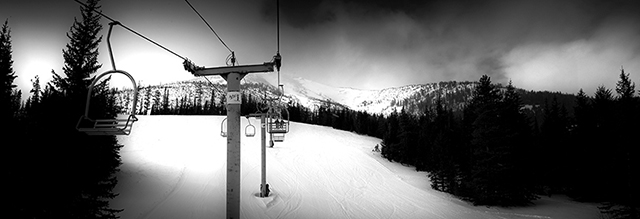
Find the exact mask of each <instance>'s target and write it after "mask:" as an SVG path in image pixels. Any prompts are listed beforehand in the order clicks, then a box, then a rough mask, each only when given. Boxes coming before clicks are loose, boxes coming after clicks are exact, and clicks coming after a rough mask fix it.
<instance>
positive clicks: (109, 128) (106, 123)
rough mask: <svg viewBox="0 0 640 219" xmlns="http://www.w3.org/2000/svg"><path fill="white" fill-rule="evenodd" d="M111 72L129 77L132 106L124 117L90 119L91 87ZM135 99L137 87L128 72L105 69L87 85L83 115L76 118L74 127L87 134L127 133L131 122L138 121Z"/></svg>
mask: <svg viewBox="0 0 640 219" xmlns="http://www.w3.org/2000/svg"><path fill="white" fill-rule="evenodd" d="M113 73H120V74H124V75H126V76H127V77H129V79H131V83H133V107H132V109H131V113H130V114H129V115H128V116H126V117H120V118H115V119H92V118H90V117H89V108H90V107H89V106H90V103H91V94H92V91H93V88H94V87H95V86H96V83H97V82H98V80H100V78H102V77H104V76H107V75H109V74H113ZM137 100H138V89H137V86H136V82H135V80H134V79H133V77H132V76H131V75H130V74H129V73H127V72H126V71H122V70H109V71H106V72H104V73H102V74H100V75H98V76H97V77H96V78H95V79H93V81H92V82H91V85H90V86H89V92H88V93H87V102H86V106H85V110H84V115H82V116H81V117H80V119H79V120H78V123H77V124H76V129H77V130H78V131H80V132H84V133H86V134H88V135H129V134H130V133H131V129H132V128H133V123H134V122H136V121H138V118H137V117H136V116H135V112H136V103H137Z"/></svg>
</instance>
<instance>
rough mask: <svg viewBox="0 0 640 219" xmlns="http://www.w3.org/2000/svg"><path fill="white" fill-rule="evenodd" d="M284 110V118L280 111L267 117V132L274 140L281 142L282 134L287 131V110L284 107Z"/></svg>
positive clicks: (282, 139)
mask: <svg viewBox="0 0 640 219" xmlns="http://www.w3.org/2000/svg"><path fill="white" fill-rule="evenodd" d="M284 110H285V112H286V114H287V119H286V120H285V119H284V118H282V114H281V113H278V114H276V116H274V117H270V118H269V126H268V127H269V128H268V132H269V134H271V140H273V141H274V142H283V141H284V135H285V134H286V133H288V132H289V111H288V110H287V109H286V108H284Z"/></svg>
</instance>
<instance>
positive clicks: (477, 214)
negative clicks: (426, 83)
mask: <svg viewBox="0 0 640 219" xmlns="http://www.w3.org/2000/svg"><path fill="white" fill-rule="evenodd" d="M223 118H224V117H222V116H139V119H140V120H139V121H138V122H136V123H135V125H134V129H133V132H132V133H131V135H129V136H120V137H118V140H119V141H120V143H122V144H124V145H125V147H123V148H122V150H121V152H120V154H121V156H122V162H123V165H122V166H121V171H120V172H119V173H118V175H117V177H118V181H119V182H118V185H117V186H116V188H115V192H116V193H119V196H118V197H116V198H115V199H114V200H112V201H111V207H112V208H118V209H124V211H123V212H121V213H120V214H119V215H120V216H121V217H122V218H125V219H126V218H225V213H226V207H225V204H226V198H225V195H226V179H225V176H226V168H225V167H226V139H225V138H223V137H221V136H220V122H221V121H222V119H223ZM251 123H252V124H253V125H255V126H256V129H257V130H258V133H257V134H256V136H255V137H252V138H249V137H244V136H243V138H242V146H241V147H242V164H241V165H242V187H241V188H242V191H241V218H585V219H589V218H593V219H596V218H599V214H598V209H597V208H596V205H594V204H584V203H577V202H573V201H570V200H568V199H567V198H562V197H553V198H548V197H544V198H541V199H540V200H538V201H536V205H535V206H532V207H526V208H510V209H505V208H487V207H477V206H472V205H469V204H468V203H466V202H463V201H460V200H458V199H457V198H455V197H452V196H450V195H448V194H446V193H441V192H438V191H435V190H432V189H431V188H429V183H428V181H427V178H426V173H425V172H416V171H415V170H414V169H413V168H411V167H405V166H402V165H399V164H396V163H390V162H388V161H386V160H385V159H383V158H381V157H380V155H379V153H374V152H372V151H371V149H373V147H374V146H375V145H376V144H378V143H379V142H380V139H377V138H371V137H366V136H361V135H356V134H353V133H349V132H344V131H338V130H334V129H332V128H329V127H322V126H315V125H307V124H299V123H292V125H291V131H290V133H288V134H287V135H286V138H285V141H284V142H282V143H277V144H276V146H275V148H268V150H267V183H268V184H269V185H270V188H271V191H272V195H271V196H270V197H267V198H258V197H256V196H255V194H256V193H258V192H259V188H260V132H259V129H258V128H259V127H260V126H259V125H260V124H259V120H255V119H252V121H251ZM242 124H243V130H244V126H245V125H247V124H248V123H247V120H246V119H245V118H242ZM243 134H244V133H243Z"/></svg>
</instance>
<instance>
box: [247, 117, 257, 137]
mask: <svg viewBox="0 0 640 219" xmlns="http://www.w3.org/2000/svg"><path fill="white" fill-rule="evenodd" d="M247 121H249V125H247V127H244V134H245V135H246V136H247V137H253V136H255V135H256V127H255V126H253V125H251V119H249V117H247Z"/></svg>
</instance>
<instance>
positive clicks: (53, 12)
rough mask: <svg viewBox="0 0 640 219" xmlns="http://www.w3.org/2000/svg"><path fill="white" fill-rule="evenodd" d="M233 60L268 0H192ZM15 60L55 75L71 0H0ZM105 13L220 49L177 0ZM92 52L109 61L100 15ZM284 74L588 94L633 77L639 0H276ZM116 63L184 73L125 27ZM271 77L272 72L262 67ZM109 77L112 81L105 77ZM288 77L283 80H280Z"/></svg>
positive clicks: (267, 30) (638, 76)
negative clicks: (483, 83)
mask: <svg viewBox="0 0 640 219" xmlns="http://www.w3.org/2000/svg"><path fill="white" fill-rule="evenodd" d="M190 2H191V4H192V5H193V6H194V7H196V8H197V9H198V10H199V12H200V13H201V14H202V15H203V16H204V17H205V19H207V21H208V22H209V23H210V24H211V26H212V27H213V28H214V29H215V30H216V31H217V32H218V34H219V35H220V37H221V38H222V39H223V40H224V41H225V42H226V44H227V45H228V46H229V47H230V48H231V49H232V50H234V51H235V53H236V56H237V58H238V61H239V63H240V64H255V63H262V62H265V61H269V60H271V58H272V56H273V55H274V54H275V53H276V50H277V48H276V43H277V41H276V25H275V24H276V10H275V9H276V4H275V0H246V1H216V0H214V1H212V0H190ZM0 5H1V6H0V19H2V20H3V21H4V20H5V19H9V26H10V27H11V31H12V32H11V35H12V40H13V59H14V70H15V71H16V73H17V75H18V79H17V81H16V82H18V84H19V86H20V87H21V88H22V89H23V93H25V94H26V93H28V89H30V88H31V83H30V82H29V80H30V79H32V78H33V77H34V75H36V74H38V75H40V77H41V80H42V81H48V80H50V78H51V73H50V72H51V70H54V71H56V72H58V73H62V65H63V59H62V49H63V48H64V46H65V45H66V44H67V43H68V42H69V40H68V39H67V38H66V36H65V34H66V33H67V32H68V31H69V28H70V27H71V25H72V23H73V19H74V17H78V18H80V11H79V4H77V3H76V2H74V1H73V0H56V1H50V0H29V1H23V0H8V1H7V0H3V1H2V3H0ZM100 5H101V6H102V8H101V10H102V12H103V13H104V14H106V15H108V16H110V17H112V18H114V19H116V20H119V21H120V22H122V23H123V24H125V25H127V26H128V27H130V28H132V29H134V30H136V31H138V32H140V33H141V34H143V35H145V36H147V37H149V38H151V39H153V40H155V41H157V42H158V43H160V44H162V45H164V46H166V47H167V48H169V49H171V50H173V51H175V52H176V53H178V54H180V55H182V56H185V57H187V58H189V59H191V60H193V61H194V62H195V63H196V64H198V65H202V66H223V65H225V58H226V57H227V55H228V54H229V51H228V50H227V49H226V48H225V47H224V46H223V45H222V44H221V43H220V42H218V40H217V39H216V38H215V36H214V35H213V33H211V31H209V30H208V28H207V26H206V25H205V24H204V23H203V22H202V21H201V20H200V18H199V17H198V16H197V15H196V14H195V13H194V12H193V11H192V10H191V8H190V7H189V6H188V5H187V4H186V3H185V1H183V0H138V1H134V0H131V1H129V0H104V1H102V2H101V3H100ZM103 24H104V29H103V35H104V39H103V43H102V44H101V49H100V52H101V53H100V61H101V62H102V63H103V68H102V69H101V70H100V71H105V70H108V69H110V68H111V66H110V64H109V62H108V61H109V58H108V55H107V54H108V53H107V50H106V34H107V30H108V25H107V24H108V20H106V19H103ZM280 28H281V30H280V52H281V54H282V57H283V67H282V71H281V73H282V74H285V75H288V76H292V77H296V76H299V77H303V78H307V79H310V80H313V81H317V82H320V83H324V84H327V85H331V86H336V87H353V88H359V89H383V88H387V87H394V86H402V85H408V84H420V83H431V82H439V81H450V80H455V81H476V80H478V79H479V78H480V76H481V75H483V74H487V75H489V76H491V77H492V80H493V81H494V82H498V83H506V82H508V81H509V80H512V81H513V83H514V85H515V86H516V87H520V88H524V89H527V90H551V91H562V92H566V93H576V92H577V91H578V90H579V89H580V88H583V89H584V90H585V92H586V93H587V94H590V95H591V94H593V92H594V91H595V88H596V87H597V86H599V85H604V86H606V87H607V88H610V89H614V88H615V82H616V81H617V80H618V75H619V73H620V68H621V66H624V69H625V71H626V72H628V73H631V79H632V80H633V81H634V82H636V83H637V84H638V85H639V86H640V1H637V0H528V1H524V0H491V1H467V0H459V1H458V0H442V1H406V0H393V1H378V0H351V1H349V0H342V1H340V0H335V1H333V0H304V1H299V0H281V2H280ZM111 42H112V45H113V49H114V54H115V60H116V65H117V67H118V69H122V70H126V71H128V72H130V73H132V74H133V76H134V77H135V78H136V80H139V81H142V83H143V84H157V83H166V82H171V81H176V80H184V79H191V78H193V76H192V75H191V74H190V73H188V72H186V71H184V70H183V68H182V60H181V59H180V58H178V57H176V56H174V55H172V54H170V53H168V52H166V51H164V50H162V49H160V48H158V47H156V46H154V45H153V44H151V43H148V42H146V41H144V40H143V39H141V38H139V37H137V36H136V35H134V34H132V33H130V32H128V31H126V30H125V29H123V28H119V27H116V28H114V32H113V35H112V39H111ZM271 76H273V77H276V76H275V74H272V75H270V76H269V77H271ZM114 80H119V79H118V78H115V79H114ZM285 86H286V85H285Z"/></svg>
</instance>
